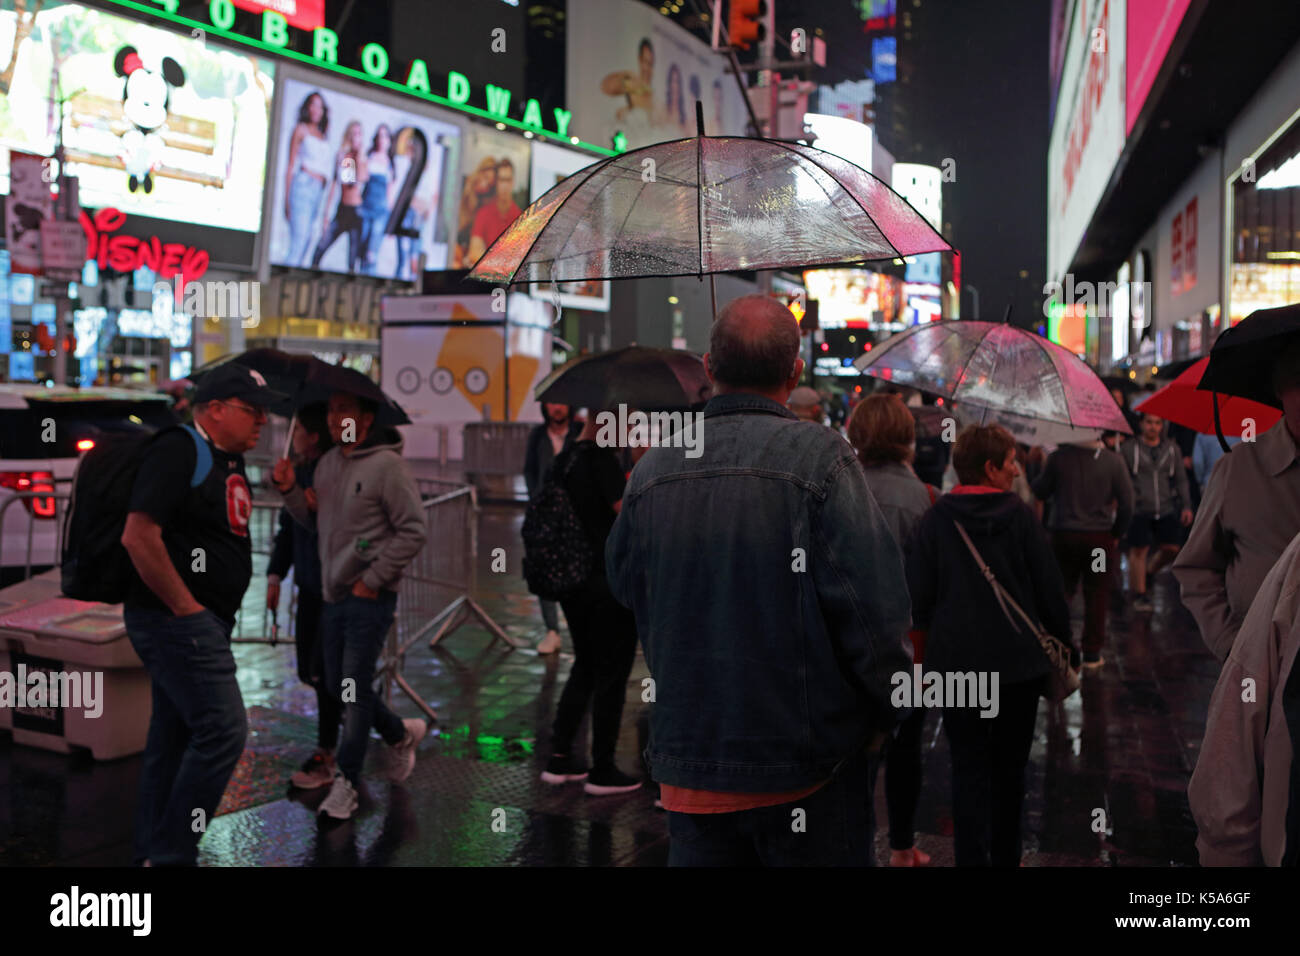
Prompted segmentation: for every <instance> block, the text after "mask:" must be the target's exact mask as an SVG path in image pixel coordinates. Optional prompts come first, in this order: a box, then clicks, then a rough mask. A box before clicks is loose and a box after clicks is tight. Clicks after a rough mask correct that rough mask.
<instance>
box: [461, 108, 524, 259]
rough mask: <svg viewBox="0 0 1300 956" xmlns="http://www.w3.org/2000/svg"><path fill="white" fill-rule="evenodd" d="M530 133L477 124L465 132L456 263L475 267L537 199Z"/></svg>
mask: <svg viewBox="0 0 1300 956" xmlns="http://www.w3.org/2000/svg"><path fill="white" fill-rule="evenodd" d="M531 157H532V151H531V149H530V146H529V142H528V140H526V139H520V138H519V137H518V136H510V135H507V134H505V133H498V132H497V131H495V130H490V129H480V128H477V127H475V128H472V129H470V130H468V131H467V132H466V135H465V150H464V153H463V155H462V158H461V178H460V189H459V191H458V193H457V196H458V201H457V203H456V218H455V224H454V225H455V235H454V236H453V239H454V243H453V245H452V251H451V268H453V269H469V268H471V267H473V265H474V263H476V262H478V261H479V259H481V258H482V257H483V253H485V252H487V249H488V247H489V246H490V245H492V243H494V242H496V241H497V237H498V236H500V235H501V233H503V232H505V231H506V229H507V228H508V227H509V225H510V224H511V223H512V222H514V221H515V220H516V219H517V218H519V214H520V213H521V212H523V210H524V209H526V208H527V207H528V204H529V203H530V202H531V199H530V198H529V195H530V184H531V178H530V173H529V160H530V159H531Z"/></svg>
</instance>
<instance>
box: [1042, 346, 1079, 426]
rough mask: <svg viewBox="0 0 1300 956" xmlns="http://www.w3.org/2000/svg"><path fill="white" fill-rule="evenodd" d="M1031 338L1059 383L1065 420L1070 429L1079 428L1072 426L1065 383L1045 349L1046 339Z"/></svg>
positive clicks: (1053, 356) (1052, 356)
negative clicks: (1044, 356)
mask: <svg viewBox="0 0 1300 956" xmlns="http://www.w3.org/2000/svg"><path fill="white" fill-rule="evenodd" d="M1032 338H1033V340H1034V344H1035V345H1036V346H1038V348H1039V350H1040V351H1042V353H1043V354H1044V355H1046V356H1047V362H1048V364H1049V365H1050V366H1051V368H1052V371H1054V372H1056V380H1057V381H1058V382H1060V383H1061V404H1062V405H1064V406H1065V420H1066V421H1067V422H1069V424H1070V427H1071V428H1077V427H1079V426H1077V425H1075V424H1074V411H1073V409H1071V408H1070V401H1069V399H1070V393H1069V391H1068V390H1067V389H1066V387H1065V381H1064V380H1063V379H1062V378H1061V373H1060V370H1059V369H1057V367H1056V356H1055V355H1053V354H1052V351H1051V349H1049V348H1048V347H1047V345H1046V341H1047V340H1046V339H1041V338H1040V337H1039V336H1037V335H1033V336H1032Z"/></svg>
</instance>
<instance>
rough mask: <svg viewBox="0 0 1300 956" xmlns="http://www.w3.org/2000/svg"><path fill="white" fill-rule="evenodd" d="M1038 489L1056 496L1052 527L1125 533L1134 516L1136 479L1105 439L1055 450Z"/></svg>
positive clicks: (1037, 483)
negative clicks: (1108, 446) (1134, 479)
mask: <svg viewBox="0 0 1300 956" xmlns="http://www.w3.org/2000/svg"><path fill="white" fill-rule="evenodd" d="M1033 488H1034V494H1035V495H1037V496H1038V497H1039V498H1041V499H1044V500H1046V499H1049V498H1050V499H1051V501H1052V509H1051V517H1050V519H1049V520H1048V526H1049V527H1050V528H1051V529H1052V530H1053V531H1109V532H1110V534H1111V535H1112V536H1113V537H1116V538H1122V537H1124V532H1126V531H1127V530H1128V525H1129V521H1131V520H1132V518H1133V482H1132V480H1131V479H1130V478H1129V474H1128V471H1127V470H1126V469H1125V468H1124V462H1123V460H1122V459H1121V458H1120V457H1119V455H1118V454H1116V453H1115V452H1113V451H1111V450H1110V449H1109V448H1105V447H1103V446H1102V444H1101V442H1097V443H1096V446H1095V447H1092V448H1088V447H1084V446H1082V445H1062V446H1061V447H1059V448H1058V449H1056V451H1054V452H1052V454H1051V455H1050V456H1049V457H1048V459H1047V465H1046V467H1044V468H1043V473H1042V474H1041V475H1039V476H1038V478H1037V480H1035V481H1034V483H1033ZM1112 502H1113V503H1114V507H1112Z"/></svg>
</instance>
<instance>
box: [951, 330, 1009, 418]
mask: <svg viewBox="0 0 1300 956" xmlns="http://www.w3.org/2000/svg"><path fill="white" fill-rule="evenodd" d="M993 328H994V327H993V326H992V325H989V327H988V328H986V329H985V330H984V331H983V332H981V333H980V337H979V338H977V339H976V340H975V344H974V345H972V346H971V350H970V351H969V352H967V353H966V358H965V359H963V360H962V363H961V372H962V376H963V377H964V376H965V374H966V367H967V366H968V365H970V360H971V359H973V358H974V357H975V353H976V352H978V351H979V347H980V346H981V345H983V344H984V340H985V339H986V338H988V337H989V333H990V332H992V331H993ZM953 334H954V335H955V334H956V333H955V332H954V333H953ZM997 354H998V351H997V349H994V350H993V355H994V360H993V368H991V369H989V381H990V382H991V381H993V372H994V371H995V370H996V369H997V367H998V363H997ZM960 384H961V383H960V382H957V383H955V384H954V385H953V387H952V394H951V395H949V396H948V397H949V398H950V399H952V400H953V401H957V387H958V385H960Z"/></svg>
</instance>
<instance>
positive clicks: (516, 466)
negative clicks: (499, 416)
mask: <svg viewBox="0 0 1300 956" xmlns="http://www.w3.org/2000/svg"><path fill="white" fill-rule="evenodd" d="M534 427H535V425H534V424H533V423H531V422H470V423H469V424H467V425H465V427H464V432H463V438H464V457H463V461H464V470H465V480H466V481H469V482H472V483H473V484H474V485H475V486H477V487H478V488H479V491H480V493H481V494H492V495H503V496H504V497H505V498H507V499H514V498H516V497H517V490H516V489H515V487H514V479H516V478H517V477H518V476H519V475H522V474H523V473H524V460H525V459H526V458H527V456H528V434H529V432H531V431H532V430H533V428H534Z"/></svg>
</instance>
